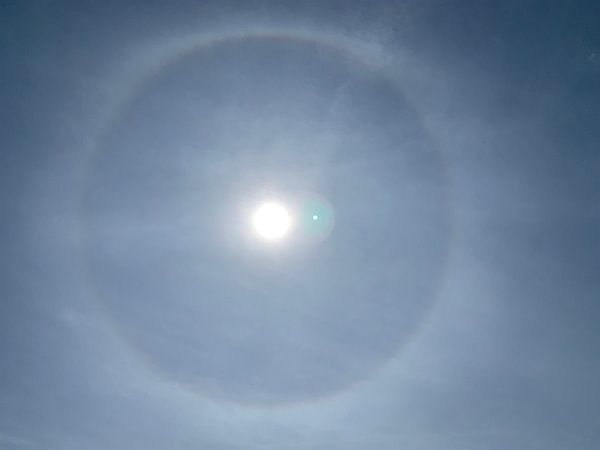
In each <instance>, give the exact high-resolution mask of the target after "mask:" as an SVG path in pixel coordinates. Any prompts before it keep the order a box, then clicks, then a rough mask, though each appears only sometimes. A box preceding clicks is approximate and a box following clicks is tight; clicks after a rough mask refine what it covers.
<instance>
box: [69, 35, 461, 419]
mask: <svg viewBox="0 0 600 450" xmlns="http://www.w3.org/2000/svg"><path fill="white" fill-rule="evenodd" d="M249 39H257V40H258V39H260V40H262V39H264V40H283V41H286V40H287V41H292V42H298V43H306V44H315V45H317V46H321V47H324V48H326V49H329V50H334V51H335V52H337V53H339V54H341V55H342V56H343V57H344V58H346V59H348V60H350V61H352V62H354V63H356V64H358V65H359V66H362V67H365V68H368V69H370V70H371V71H373V72H375V73H376V74H377V76H379V77H381V78H382V79H383V80H385V81H386V82H388V83H390V85H391V86H392V87H393V88H394V89H396V90H397V91H398V92H399V93H400V94H402V95H403V96H404V97H405V98H407V100H408V102H409V104H410V106H411V107H413V108H414V111H415V112H416V114H417V120H419V123H420V126H421V127H422V128H423V129H424V130H425V132H426V135H427V139H428V141H429V142H430V143H432V145H433V146H434V151H435V153H436V154H437V155H438V158H437V159H438V162H439V164H440V167H441V175H442V177H443V183H444V187H445V192H444V201H443V204H442V206H443V207H444V217H445V218H446V225H447V233H446V238H445V249H444V252H442V253H443V254H442V258H443V260H444V261H443V263H442V265H443V266H445V263H446V262H447V261H448V259H449V252H450V249H451V241H452V236H453V235H454V220H453V214H452V208H451V207H450V203H451V202H450V199H451V192H452V189H451V183H450V176H449V171H448V167H447V165H446V163H445V161H444V155H443V153H442V152H441V151H440V149H439V146H438V145H436V144H437V142H436V140H435V139H434V138H433V133H432V132H431V129H430V128H429V127H427V125H426V123H425V122H424V121H423V120H422V119H421V111H420V109H419V108H418V107H417V103H416V102H415V101H414V99H413V98H411V97H410V95H408V93H407V92H406V90H405V88H406V87H405V86H401V85H400V84H401V83H400V82H399V80H398V79H397V78H396V75H397V73H396V71H395V70H396V69H397V68H398V64H397V60H396V59H395V58H392V57H391V55H389V54H388V53H386V52H385V51H384V49H383V47H382V46H381V45H379V44H377V43H375V42H367V41H363V40H359V39H356V38H352V37H348V36H345V35H337V34H332V33H324V32H321V31H315V30H309V29H306V28H294V27H290V28H279V27H248V28H241V29H236V30H233V31H227V30H225V31H221V32H215V33H209V34H190V35H186V36H183V37H179V38H172V39H169V40H167V41H163V42H161V43H159V44H156V45H153V46H150V47H147V48H146V49H145V50H143V51H141V52H135V56H133V57H131V55H130V57H129V58H128V59H127V60H128V61H133V62H132V63H131V64H129V65H128V66H127V69H126V70H124V71H119V72H118V76H117V77H115V80H113V81H117V83H112V84H113V85H115V89H113V91H112V93H111V95H110V97H109V100H108V105H107V108H106V110H105V114H104V117H103V118H101V119H99V122H100V127H99V129H98V130H97V132H96V138H95V139H92V141H91V145H90V148H89V154H88V155H87V165H84V167H83V182H84V188H83V189H82V190H81V191H80V192H81V193H82V195H81V200H80V203H81V205H80V206H81V207H83V193H84V192H85V183H86V179H87V178H86V175H88V174H89V172H90V171H91V169H92V167H93V161H94V158H95V157H96V155H97V154H98V152H99V151H100V150H101V149H100V143H101V142H102V140H103V138H104V136H105V135H106V134H107V133H108V132H109V131H110V130H111V129H112V127H113V126H114V124H115V123H116V121H117V120H118V119H119V117H120V116H121V114H122V113H123V111H124V110H125V108H126V107H127V106H128V105H129V104H130V102H131V101H132V100H133V99H134V98H135V97H136V95H137V94H138V93H139V92H141V91H142V90H143V88H144V87H145V86H146V84H147V83H148V82H149V81H150V80H152V79H153V78H155V77H158V76H159V75H160V73H161V72H162V71H164V70H165V69H167V68H168V67H170V66H171V65H173V64H175V63H177V62H178V61H180V60H181V59H183V58H185V57H186V56H188V55H190V54H192V53H193V52H196V51H200V50H207V49H209V48H212V47H218V46H221V45H223V44H227V43H235V42H243V41H246V40H249ZM394 61H396V62H395V63H394ZM404 62H405V63H406V61H404ZM402 68H403V69H405V68H406V66H404V65H403V67H402ZM411 82H415V80H414V77H413V78H411ZM101 115H102V114H101ZM86 223H87V222H86V219H85V217H83V214H82V215H81V217H80V221H79V226H80V233H81V236H82V237H83V239H84V241H85V238H86ZM83 258H84V260H85V257H83ZM82 267H83V268H84V271H87V273H86V275H87V279H88V280H91V278H92V274H91V273H90V272H89V270H90V268H89V265H87V264H86V263H85V261H84V264H83V266H82ZM445 272H446V270H445V268H442V269H441V270H440V274H439V277H438V280H437V282H438V289H437V290H436V291H435V292H434V294H432V300H431V301H430V303H429V305H428V307H427V308H426V311H425V313H424V315H423V317H422V318H421V320H420V322H419V323H417V324H416V325H415V327H414V329H413V331H412V333H411V335H410V339H408V341H407V344H408V343H410V341H411V340H413V339H414V338H415V336H416V335H418V334H419V332H420V331H421V330H422V329H423V327H424V326H425V324H426V323H427V321H428V319H429V317H430V315H431V312H432V310H433V309H434V307H435V304H436V302H437V299H438V298H439V295H440V288H441V287H442V286H443V285H444V279H445ZM89 283H90V284H92V282H91V281H89ZM92 300H95V301H96V303H97V304H96V306H97V307H98V310H99V311H100V313H101V314H103V319H104V320H105V321H106V326H107V328H108V330H109V332H110V334H111V337H112V338H114V339H115V340H116V341H117V342H118V343H119V345H120V346H121V348H123V349H124V351H125V352H126V354H128V355H129V356H131V357H133V358H134V360H135V361H136V362H137V363H138V364H140V365H141V366H142V368H144V369H146V370H148V371H149V373H151V374H152V375H154V376H158V378H159V379H160V380H162V381H164V382H167V383H170V382H173V380H171V379H170V378H169V376H168V375H166V374H165V373H163V371H162V370H161V369H160V368H159V367H157V366H156V364H155V363H154V362H153V361H152V360H151V358H150V357H149V356H148V355H146V354H145V353H144V352H143V351H141V350H140V349H138V348H137V346H136V345H135V344H134V343H132V342H130V341H129V339H128V338H127V336H126V335H125V334H124V333H123V332H122V330H121V327H120V325H119V324H118V323H116V321H115V320H113V319H112V318H111V314H110V312H109V311H107V310H106V307H104V305H103V302H102V300H101V298H100V295H93V296H92ZM407 344H405V345H407ZM405 345H402V346H399V347H400V348H399V349H398V350H397V351H396V352H394V353H392V354H391V355H389V356H388V358H387V359H384V360H383V361H382V362H381V363H380V364H379V365H376V366H375V367H373V368H372V369H370V370H369V377H372V376H373V375H374V374H375V373H376V372H377V371H379V370H381V369H382V368H383V367H384V366H386V364H387V363H388V362H389V361H391V360H393V359H394V357H395V356H396V355H397V354H398V351H400V350H401V349H402V348H405ZM360 381H364V378H358V379H356V380H352V381H350V382H348V383H347V384H345V385H343V386H340V387H339V388H338V389H335V390H332V391H328V392H326V393H324V394H322V395H317V396H312V397H308V398H305V399H298V400H292V401H290V402H281V403H278V402H276V403H251V402H241V403H240V402H237V401H235V400H232V399H227V398H225V399H223V398H220V397H219V398H218V399H213V398H212V397H211V396H210V395H209V396H207V395H205V393H204V392H202V391H198V389H194V387H193V386H186V385H183V387H184V389H185V392H186V393H187V394H189V395H199V396H200V397H199V398H202V399H203V400H213V401H219V402H223V401H225V402H231V403H233V404H235V405H238V406H243V407H246V408H248V407H249V408H260V409H272V408H276V409H280V408H282V407H289V406H293V405H308V404H310V405H313V404H315V403H318V402H320V401H321V400H325V399H332V398H339V397H340V396H342V395H343V394H347V393H348V392H350V391H352V390H353V389H354V388H355V387H356V385H357V384H358V383H359V382H360Z"/></svg>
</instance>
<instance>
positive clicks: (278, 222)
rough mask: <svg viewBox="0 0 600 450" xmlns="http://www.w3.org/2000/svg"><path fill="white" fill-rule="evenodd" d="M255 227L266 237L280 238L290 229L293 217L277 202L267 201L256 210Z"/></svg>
mask: <svg viewBox="0 0 600 450" xmlns="http://www.w3.org/2000/svg"><path fill="white" fill-rule="evenodd" d="M253 222H254V228H255V229H256V231H257V232H258V234H260V235H261V236H262V237H264V238H266V239H279V238H281V237H283V235H285V233H286V232H287V231H288V229H289V227H290V224H291V219H290V216H289V214H288V212H287V211H286V209H285V208H284V207H283V206H281V205H278V204H277V203H265V204H263V205H262V206H260V208H258V209H257V210H256V212H255V213H254V217H253Z"/></svg>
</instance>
